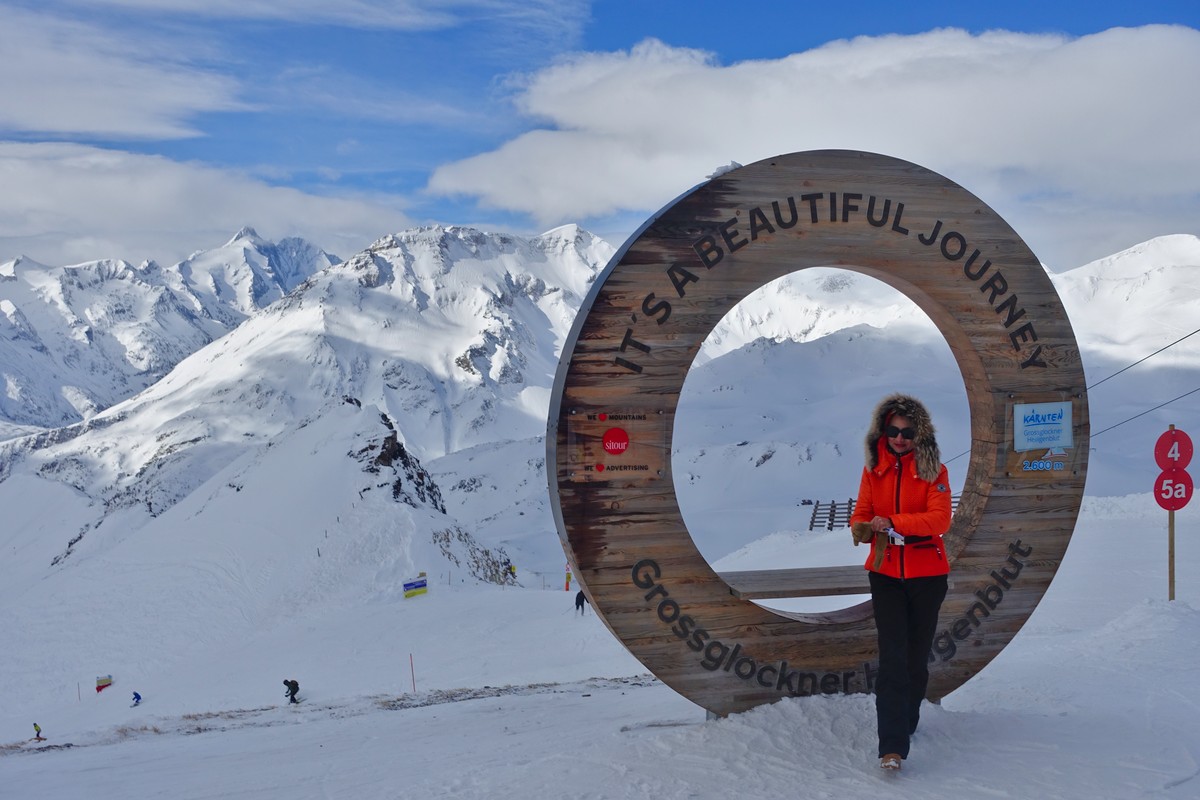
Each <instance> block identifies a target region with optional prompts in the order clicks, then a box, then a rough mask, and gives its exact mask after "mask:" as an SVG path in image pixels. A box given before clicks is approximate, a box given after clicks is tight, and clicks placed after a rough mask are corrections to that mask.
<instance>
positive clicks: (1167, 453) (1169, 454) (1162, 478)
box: [1154, 428, 1194, 511]
mask: <svg viewBox="0 0 1200 800" xmlns="http://www.w3.org/2000/svg"><path fill="white" fill-rule="evenodd" d="M1154 460H1155V462H1157V464H1158V466H1159V467H1160V468H1161V469H1162V472H1161V473H1159V476H1158V478H1156V479H1155V481H1154V499H1155V500H1156V501H1157V502H1158V504H1159V505H1160V506H1162V507H1163V508H1165V509H1166V510H1167V511H1178V510H1179V509H1181V508H1183V507H1184V506H1186V505H1187V504H1188V501H1189V500H1191V499H1192V493H1193V489H1194V487H1193V485H1192V476H1191V475H1189V474H1188V472H1187V469H1186V467H1187V465H1188V464H1189V463H1190V462H1191V460H1192V440H1191V438H1190V437H1189V436H1188V435H1187V434H1186V433H1184V432H1183V431H1181V430H1177V429H1175V428H1171V429H1170V430H1169V431H1167V432H1166V433H1164V434H1163V435H1162V436H1160V437H1158V442H1156V443H1155V445H1154Z"/></svg>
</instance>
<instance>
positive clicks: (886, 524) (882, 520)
mask: <svg viewBox="0 0 1200 800" xmlns="http://www.w3.org/2000/svg"><path fill="white" fill-rule="evenodd" d="M890 527H892V521H891V520H890V519H888V518H887V517H875V519H873V520H871V530H873V531H875V532H876V533H883V532H884V531H886V530H887V529H888V528H890Z"/></svg>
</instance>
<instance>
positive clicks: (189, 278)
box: [0, 226, 1200, 570]
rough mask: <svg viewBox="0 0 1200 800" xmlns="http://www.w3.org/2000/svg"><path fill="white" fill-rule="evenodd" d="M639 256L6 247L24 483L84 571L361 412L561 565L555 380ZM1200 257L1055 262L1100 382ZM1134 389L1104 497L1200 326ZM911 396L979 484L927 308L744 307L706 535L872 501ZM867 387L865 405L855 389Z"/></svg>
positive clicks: (702, 479)
mask: <svg viewBox="0 0 1200 800" xmlns="http://www.w3.org/2000/svg"><path fill="white" fill-rule="evenodd" d="M613 252H614V251H613V248H612V247H611V246H609V245H608V244H607V243H605V242H603V241H601V240H599V239H597V238H595V237H594V236H592V235H590V234H588V233H587V232H586V231H583V230H580V229H579V228H577V227H575V226H566V227H563V228H559V229H555V230H553V231H550V232H549V233H546V234H544V235H542V236H539V237H534V238H532V239H523V238H520V237H516V236H508V235H503V234H487V233H483V232H481V231H478V230H474V229H469V228H461V227H440V226H435V227H430V228H423V229H416V230H410V231H405V232H402V233H398V234H395V235H391V236H387V237H384V238H382V239H380V240H379V241H377V242H376V243H374V244H373V245H372V246H371V247H370V248H368V249H367V250H365V251H364V252H362V253H359V254H357V255H355V256H353V257H351V258H349V259H348V260H346V261H345V262H342V261H340V260H339V259H338V258H336V257H334V256H330V255H328V254H326V253H324V252H323V251H321V250H320V249H319V248H317V247H315V246H313V245H310V244H308V243H305V242H303V241H300V240H285V241H284V242H281V243H279V244H272V243H269V242H265V241H263V240H262V239H261V238H259V237H258V236H257V235H256V234H255V233H254V231H253V230H252V229H249V228H245V229H243V230H242V231H240V232H239V233H238V234H237V235H235V236H234V237H233V238H232V239H231V240H230V241H229V242H228V243H227V244H225V245H224V246H222V247H221V248H218V249H216V250H213V251H207V252H200V253H197V254H195V255H193V256H192V257H191V258H189V259H188V260H186V261H184V262H181V263H180V264H177V265H175V266H173V267H171V268H167V269H164V268H161V267H159V266H158V265H155V264H153V263H146V264H143V265H142V266H141V267H138V268H134V267H131V266H130V265H128V264H124V263H121V262H92V263H89V264H84V265H80V266H76V267H63V268H54V269H51V268H46V267H41V266H40V265H34V264H32V263H29V262H27V261H25V260H23V259H18V260H17V261H14V262H9V263H7V264H4V265H2V266H0V277H2V280H0V309H3V310H4V311H5V314H4V316H3V317H2V318H0V321H2V322H3V325H4V329H3V337H2V338H0V347H2V349H0V374H3V375H4V378H5V384H6V386H7V392H6V393H5V395H4V396H3V397H2V398H0V412H3V415H4V418H5V419H4V422H5V423H6V424H7V425H8V426H9V427H8V430H9V431H10V433H9V439H8V441H6V442H4V443H2V444H0V499H5V500H7V498H6V497H5V496H6V495H8V494H10V493H11V491H12V490H11V487H12V486H14V485H17V484H19V483H20V482H21V481H20V480H17V479H28V478H36V479H37V480H39V481H49V482H51V483H52V484H56V485H59V486H61V487H65V488H67V489H69V490H70V491H71V492H72V493H73V497H74V502H72V503H69V504H67V506H65V507H64V509H63V513H64V514H65V513H66V508H67V507H74V508H75V510H74V511H73V512H72V513H70V514H69V515H68V519H69V521H67V520H66V519H64V520H62V521H60V522H58V523H56V524H55V529H56V531H55V533H54V534H49V533H47V535H52V536H53V537H54V538H57V539H58V541H59V547H58V548H57V550H56V551H55V553H54V555H53V557H52V558H51V559H50V561H52V562H55V563H57V560H59V559H63V558H66V557H67V556H69V555H71V554H72V553H74V552H76V551H77V550H79V549H80V548H81V547H86V545H84V544H83V541H84V538H85V537H86V538H87V539H88V541H89V543H90V542H92V541H95V540H99V539H102V538H103V536H101V535H98V534H94V533H92V532H93V531H97V530H99V529H101V528H102V527H103V526H104V525H105V522H106V521H107V520H109V519H110V518H111V517H112V516H113V515H115V514H118V513H122V514H125V515H127V516H126V521H125V522H124V523H123V525H125V526H130V527H133V528H140V527H143V526H146V525H149V524H150V523H151V522H152V520H154V519H155V518H157V517H158V516H160V515H162V514H163V513H164V512H166V511H167V510H168V509H170V508H172V507H173V506H175V505H176V504H178V503H179V502H181V501H182V500H184V499H185V498H188V497H190V496H192V495H194V494H195V493H197V492H199V491H201V490H202V489H203V488H204V487H206V485H208V484H210V483H211V482H212V481H213V480H214V479H215V478H216V477H217V476H218V475H220V474H222V473H224V472H226V471H228V470H230V469H232V468H234V467H233V465H235V464H242V466H239V467H237V468H236V470H237V473H238V475H239V476H240V477H238V478H237V480H227V481H226V483H227V485H230V486H233V485H240V484H241V483H242V482H244V481H245V480H246V476H247V475H248V472H249V471H252V470H253V468H254V467H251V466H246V463H247V461H248V460H249V461H250V462H251V463H257V462H255V459H261V457H262V456H261V454H263V453H265V452H267V451H269V450H270V449H271V448H273V447H276V446H277V445H279V444H280V443H281V442H282V441H284V440H286V439H289V438H292V437H294V436H296V435H298V432H300V431H302V430H303V429H304V428H305V427H307V426H309V425H312V424H313V423H315V422H316V421H318V420H320V419H322V418H324V417H325V416H327V415H329V414H331V413H332V412H333V411H334V410H335V409H341V408H342V407H343V406H346V405H347V404H352V405H353V407H354V408H356V409H359V410H360V411H359V415H360V417H361V418H360V419H357V420H356V421H355V422H354V424H353V425H352V426H351V427H352V430H351V429H347V430H346V431H344V432H343V433H342V439H341V440H339V441H338V442H337V443H336V444H332V443H331V444H330V446H329V447H328V449H323V450H321V451H320V452H319V453H318V452H315V453H314V454H313V457H314V459H321V460H324V459H329V460H332V461H335V462H337V463H342V464H344V465H346V466H347V467H348V466H349V462H347V461H346V459H347V458H348V455H347V454H349V453H352V452H360V453H361V452H374V453H378V452H379V448H384V447H385V443H388V442H390V443H391V444H390V445H386V446H391V447H393V448H394V447H400V448H403V450H404V454H405V457H406V459H408V460H409V462H410V465H409V467H408V470H409V474H405V475H403V476H401V475H400V474H398V473H396V474H392V473H394V472H395V470H396V469H397V467H395V466H394V465H393V466H388V467H387V469H388V470H391V472H389V479H390V480H392V481H393V482H395V483H396V489H395V495H396V498H397V499H402V500H403V502H405V503H407V504H408V505H410V506H416V505H430V506H431V507H435V508H438V510H439V512H444V516H445V517H447V527H448V528H453V527H454V526H458V528H459V529H461V530H469V531H472V532H473V535H475V536H478V537H480V538H481V539H482V540H484V541H487V542H489V543H490V544H491V546H492V547H494V548H498V549H503V548H508V549H509V550H512V551H513V552H512V555H513V556H518V555H519V557H520V559H521V560H522V561H523V562H524V563H526V564H533V565H536V568H537V569H538V570H543V569H544V570H549V569H550V568H551V564H552V563H554V562H557V561H558V560H559V557H558V556H557V555H556V554H555V553H556V550H555V542H554V530H553V524H552V522H551V520H550V518H549V515H548V512H547V510H546V509H547V506H546V498H545V494H546V491H545V465H544V446H543V440H542V436H543V434H544V430H545V417H546V412H547V403H548V397H549V390H550V386H551V384H552V381H553V377H554V373H555V369H556V367H557V359H558V356H559V354H560V351H561V348H562V343H563V339H564V337H565V335H566V332H567V331H568V330H569V328H570V324H571V322H572V320H573V318H574V315H575V313H576V311H577V310H578V308H579V305H580V303H581V302H582V298H583V296H584V295H585V294H586V292H587V290H588V287H589V286H590V284H591V283H592V282H593V281H594V280H595V279H596V277H597V275H598V274H599V273H600V271H601V270H602V268H603V267H604V265H605V264H606V263H607V260H608V259H609V258H610V257H611V255H612V254H613ZM1198 265H1200V240H1198V239H1197V237H1194V236H1184V235H1179V236H1167V237H1162V238H1159V239H1155V240H1153V241H1150V242H1147V243H1144V244H1142V245H1139V246H1137V247H1134V248H1131V249H1130V250H1127V251H1124V252H1122V253H1118V254H1116V255H1114V256H1112V257H1110V258H1106V259H1103V260H1101V261H1097V262H1094V263H1091V264H1087V265H1084V266H1082V267H1079V268H1077V269H1075V270H1071V271H1068V272H1065V273H1062V274H1059V275H1053V276H1052V278H1053V280H1054V281H1055V283H1056V286H1057V288H1058V290H1059V293H1060V295H1061V296H1062V299H1063V302H1064V305H1065V306H1066V308H1067V310H1068V313H1069V315H1070V317H1071V319H1072V323H1073V326H1074V327H1075V331H1076V336H1077V338H1078V339H1079V341H1080V343H1081V346H1082V348H1083V352H1084V360H1085V368H1086V369H1087V374H1088V376H1089V380H1090V381H1092V382H1094V381H1098V380H1100V379H1101V378H1102V377H1104V376H1108V375H1111V374H1112V373H1114V372H1117V371H1118V370H1121V369H1123V368H1124V367H1126V366H1129V365H1130V364H1131V363H1133V362H1134V361H1137V360H1138V359H1140V358H1142V357H1145V356H1146V355H1149V354H1150V353H1152V352H1153V351H1154V350H1157V349H1158V348H1160V347H1162V346H1163V345H1166V344H1168V343H1170V342H1172V341H1174V340H1176V339H1178V338H1179V337H1181V336H1183V335H1185V334H1187V333H1188V332H1190V331H1191V330H1193V327H1192V326H1193V325H1194V323H1195V321H1196V320H1197V319H1200V272H1198V271H1197V269H1196V268H1197V266H1198ZM912 364H920V365H921V366H920V369H919V370H914V369H911V368H910V367H909V366H908V365H912ZM1119 381H1125V382H1129V381H1134V382H1136V385H1137V387H1138V390H1137V391H1136V392H1113V393H1112V394H1108V393H1109V391H1110V389H1111V387H1112V384H1107V383H1106V384H1105V385H1102V386H1100V387H1098V388H1097V389H1096V391H1095V393H1094V394H1093V395H1092V397H1091V415H1092V430H1093V433H1094V434H1096V433H1101V432H1102V433H1103V437H1101V436H1097V437H1096V439H1095V440H1094V441H1093V450H1094V452H1093V454H1092V458H1091V467H1090V477H1089V486H1088V491H1089V494H1099V495H1115V494H1123V493H1126V492H1127V491H1130V490H1133V489H1138V488H1141V487H1139V486H1136V485H1135V486H1131V485H1130V484H1129V477H1128V476H1129V475H1130V474H1132V473H1133V472H1134V471H1136V469H1137V468H1138V465H1139V464H1141V463H1143V462H1144V461H1145V460H1146V459H1147V458H1148V457H1149V452H1150V447H1151V445H1152V442H1153V437H1154V436H1156V435H1157V431H1158V429H1160V428H1165V424H1164V423H1163V422H1161V420H1162V419H1175V417H1173V416H1172V413H1173V410H1171V409H1164V410H1163V411H1161V412H1157V413H1156V414H1155V415H1149V416H1148V418H1142V419H1140V420H1138V422H1137V423H1136V424H1134V425H1130V426H1128V427H1127V428H1126V429H1125V430H1116V431H1113V432H1111V433H1109V432H1108V431H1105V430H1104V429H1105V428H1108V427H1110V426H1113V425H1116V424H1118V423H1123V422H1124V421H1125V420H1127V419H1130V418H1133V417H1134V416H1135V415H1137V414H1140V413H1142V412H1144V411H1146V410H1147V409H1149V408H1151V407H1152V406H1155V405H1158V404H1159V403H1162V402H1165V401H1166V400H1169V399H1171V398H1173V397H1176V396H1178V395H1181V394H1184V393H1186V392H1187V391H1188V390H1190V389H1192V388H1194V387H1195V386H1196V385H1198V381H1200V346H1197V345H1196V344H1194V343H1193V344H1190V345H1189V343H1187V342H1185V343H1182V344H1181V345H1180V346H1178V347H1175V348H1171V349H1169V350H1168V351H1166V352H1164V353H1162V354H1161V355H1159V356H1157V357H1156V358H1155V359H1152V360H1150V361H1147V362H1146V363H1145V364H1143V365H1140V366H1138V367H1137V368H1136V372H1135V371H1130V372H1127V373H1124V374H1122V375H1120V376H1118V377H1117V378H1116V379H1115V380H1114V383H1116V382H1119ZM1126 385H1128V383H1126ZM859 386H862V387H870V388H864V389H861V390H860V389H858V388H855V387H859ZM893 389H895V390H904V391H911V392H913V393H915V394H917V395H919V396H921V397H923V398H925V400H926V402H927V403H928V404H929V405H930V407H931V410H932V411H933V412H934V417H935V419H936V420H938V424H939V440H940V443H941V446H942V451H943V458H944V460H946V461H947V463H948V464H949V465H950V467H951V476H952V480H954V478H955V475H956V474H957V475H959V476H961V473H962V470H961V469H960V470H959V471H958V472H957V473H956V472H955V469H954V467H955V463H956V462H955V460H954V459H955V458H956V457H960V456H962V455H963V454H965V452H966V451H967V450H968V448H969V438H968V430H967V424H966V419H967V416H966V415H967V405H966V393H965V389H964V387H963V386H962V383H961V380H960V379H959V378H958V376H957V368H956V366H955V364H954V361H953V357H952V355H951V353H950V351H949V348H948V346H947V345H946V343H945V342H944V340H943V339H942V337H941V335H940V334H939V332H938V331H937V330H936V328H935V327H934V326H933V324H932V323H931V322H930V321H929V319H928V318H927V317H925V316H924V314H922V313H921V312H920V311H919V309H917V308H916V306H915V305H914V304H912V303H911V302H910V301H908V300H907V298H905V297H903V296H902V295H901V294H899V293H898V292H896V291H895V290H893V289H891V288H890V287H887V286H886V285H884V284H882V283H881V282H878V281H875V280H873V279H870V278H867V277H865V276H862V275H858V274H856V273H851V272H848V271H843V270H835V269H822V270H807V271H804V272H800V273H795V274H793V275H790V276H787V277H785V278H782V279H780V280H778V281H775V282H774V283H772V284H770V285H769V286H765V287H763V288H762V289H760V290H759V291H758V292H756V293H755V294H753V295H751V296H750V297H749V298H747V299H746V300H745V301H744V302H742V303H740V304H739V305H738V306H737V307H736V308H734V309H733V310H732V311H731V312H730V314H729V315H728V316H727V317H726V319H725V320H723V322H722V323H721V324H720V325H719V326H718V327H717V329H716V330H715V331H714V332H713V334H712V335H711V336H710V337H709V340H708V342H707V343H706V345H705V348H704V350H703V351H702V353H701V356H700V357H699V358H698V360H697V365H696V366H695V368H694V369H693V371H692V373H691V374H690V375H689V376H688V380H687V382H686V384H685V387H684V392H683V397H682V399H681V404H680V418H679V420H680V421H679V423H678V430H677V438H676V442H677V446H676V454H675V456H674V459H675V472H676V482H677V491H678V492H679V494H680V497H681V504H682V507H683V508H684V512H685V516H686V517H687V518H688V519H689V521H690V525H691V527H692V528H693V535H694V537H695V538H696V540H697V543H698V544H699V546H700V547H701V550H702V552H705V553H706V555H708V554H710V553H711V554H712V555H711V556H710V557H714V558H715V557H719V556H720V555H722V554H724V553H728V552H730V551H731V550H733V549H736V548H737V547H740V546H742V545H743V544H745V543H746V542H748V541H753V540H754V539H755V538H757V537H759V536H762V535H767V534H770V533H771V532H773V531H777V530H781V529H784V528H787V527H788V526H789V525H790V524H792V523H793V522H794V519H795V517H796V515H797V513H799V511H798V506H800V505H801V503H802V502H803V501H805V500H809V499H813V498H817V499H823V498H836V497H841V496H843V495H845V494H846V493H847V491H848V490H849V489H850V488H852V487H853V486H854V485H855V479H856V478H855V476H856V475H857V471H858V469H859V453H860V449H861V447H860V444H859V439H860V434H859V432H858V429H859V427H860V426H861V420H860V419H859V417H861V416H863V413H864V412H863V409H866V408H869V407H870V405H871V404H872V403H873V402H874V399H876V397H877V396H878V395H881V394H882V393H884V392H886V391H891V390H893ZM847 392H850V393H851V394H852V395H861V399H860V400H856V401H853V402H847ZM1114 396H1115V397H1116V398H1117V399H1116V400H1115V401H1114V400H1109V399H1108V398H1109V397H1114ZM1192 407H1194V405H1193V406H1192ZM72 417H73V419H72ZM1156 419H1158V420H1160V421H1154V420H1156ZM17 434H21V435H17ZM363 448H366V451H364V450H363ZM362 460H363V459H362V458H359V461H362ZM958 463H959V464H961V465H964V466H965V459H961V460H960V461H959V462H958ZM376 466H377V467H378V465H376ZM379 468H381V469H382V467H379ZM426 470H427V471H426ZM415 476H421V477H419V478H417V477H415ZM363 480H366V479H365V478H364V479H363ZM372 480H382V478H378V476H376V477H375V478H372ZM780 486H785V487H787V488H786V489H785V490H783V491H781V490H780V488H779V487H780ZM356 491H357V490H356ZM432 498H437V499H436V500H433V499H432ZM13 502H16V500H15V499H14V500H13ZM441 506H444V507H441ZM128 515H133V516H128ZM62 526H66V528H67V530H66V531H63V530H62ZM497 551H498V552H499V550H497Z"/></svg>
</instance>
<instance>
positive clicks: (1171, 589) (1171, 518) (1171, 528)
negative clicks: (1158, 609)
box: [1167, 511, 1175, 600]
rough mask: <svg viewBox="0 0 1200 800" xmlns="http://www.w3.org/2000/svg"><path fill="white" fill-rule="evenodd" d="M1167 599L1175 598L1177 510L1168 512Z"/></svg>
mask: <svg viewBox="0 0 1200 800" xmlns="http://www.w3.org/2000/svg"><path fill="white" fill-rule="evenodd" d="M1167 599H1168V600H1174V599H1175V512H1174V511H1168V512H1167Z"/></svg>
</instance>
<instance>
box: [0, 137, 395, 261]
mask: <svg viewBox="0 0 1200 800" xmlns="http://www.w3.org/2000/svg"><path fill="white" fill-rule="evenodd" d="M0 184H2V185H3V186H4V188H5V191H4V192H0V261H6V260H8V259H10V258H13V257H15V256H17V255H27V256H29V257H30V258H33V259H35V260H36V261H40V262H42V263H46V264H51V265H62V264H71V263H78V262H81V261H90V260H94V259H98V258H123V259H125V260H127V261H131V262H135V263H136V262H139V261H142V260H144V259H151V258H152V259H155V260H157V261H160V262H163V263H167V264H170V263H174V262H176V261H179V260H181V259H183V258H185V257H187V256H188V255H190V254H191V253H192V252H193V251H195V250H199V249H207V248H211V247H217V246H219V245H221V244H223V243H224V242H225V241H226V240H227V239H228V238H229V237H230V236H231V235H232V234H233V233H235V232H236V231H237V230H238V229H239V228H240V227H242V226H243V225H252V226H253V227H254V228H255V229H257V230H258V232H259V233H260V234H262V235H263V236H264V237H266V238H268V239H279V238H282V237H284V236H303V237H304V238H306V239H309V240H310V241H312V242H313V243H315V244H317V245H318V246H320V247H322V248H324V249H325V250H327V251H329V252H333V253H336V254H337V255H340V256H342V257H343V258H344V257H346V256H348V255H351V254H353V253H355V252H358V251H359V250H361V249H362V248H363V247H365V246H366V245H368V244H370V243H371V242H372V241H374V240H375V239H377V238H379V237H380V236H382V235H384V234H386V233H389V232H393V231H398V230H402V229H404V228H405V227H408V226H409V225H410V224H411V222H410V220H409V219H408V218H407V217H406V216H405V215H404V214H403V212H402V211H400V210H399V209H397V208H395V207H389V205H388V204H387V203H385V202H383V201H378V202H377V201H376V200H375V199H373V198H350V197H346V198H331V197H317V196H314V195H311V194H305V193H304V192H300V191H298V190H296V189H291V188H281V187H275V186H270V185H268V184H266V183H263V182H261V181H258V180H254V179H252V178H250V177H247V176H245V175H242V174H239V173H236V172H231V171H227V170H219V169H213V168H210V167H205V166H201V165H196V164H183V163H178V162H175V161H171V160H169V159H166V158H161V157H158V156H144V155H137V154H133V153H127V152H120V151H115V150H103V149H100V148H96V147H89V146H84V145H74V144H49V143H42V144H22V143H13V142H8V143H0ZM391 202H392V203H393V204H394V203H395V200H394V199H393V200H392V201H391Z"/></svg>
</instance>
